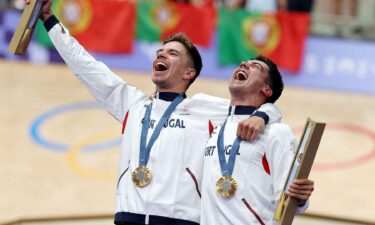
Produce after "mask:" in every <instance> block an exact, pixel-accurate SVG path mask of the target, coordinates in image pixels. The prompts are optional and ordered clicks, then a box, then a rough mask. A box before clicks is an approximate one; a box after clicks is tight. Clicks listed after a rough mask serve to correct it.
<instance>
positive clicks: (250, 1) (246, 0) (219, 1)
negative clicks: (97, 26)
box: [0, 0, 313, 12]
mask: <svg viewBox="0 0 375 225" xmlns="http://www.w3.org/2000/svg"><path fill="white" fill-rule="evenodd" d="M131 1H134V2H135V1H142V0H131ZM164 1H170V2H179V3H187V4H193V5H195V6H198V7H201V6H207V5H215V6H225V7H228V8H245V9H248V10H251V11H262V12H273V11H276V10H289V11H307V12H310V11H311V9H312V5H313V0H303V1H301V0H164ZM23 6H24V0H0V8H2V9H4V8H16V9H22V8H23Z"/></svg>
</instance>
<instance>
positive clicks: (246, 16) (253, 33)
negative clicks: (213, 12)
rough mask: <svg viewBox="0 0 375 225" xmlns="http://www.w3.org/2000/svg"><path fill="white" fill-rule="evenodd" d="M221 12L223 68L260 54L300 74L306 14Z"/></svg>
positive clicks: (221, 61) (220, 57)
mask: <svg viewBox="0 0 375 225" xmlns="http://www.w3.org/2000/svg"><path fill="white" fill-rule="evenodd" d="M219 10H220V11H219V24H218V32H219V38H218V39H219V46H218V47H219V62H220V64H222V65H228V64H239V63H240V62H242V61H244V60H248V59H250V58H252V57H254V56H257V55H259V54H261V55H264V56H266V57H268V58H270V59H271V60H273V61H274V62H275V63H276V64H277V65H278V66H279V67H280V68H283V69H287V70H290V71H292V72H298V71H299V70H300V67H301V64H302V59H303V52H304V45H305V39H306V36H307V34H308V31H309V15H308V14H307V13H292V12H278V13H275V14H260V13H251V12H249V11H246V10H242V9H238V10H228V9H224V8H221V9H219Z"/></svg>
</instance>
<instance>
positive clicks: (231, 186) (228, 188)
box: [216, 176, 237, 198]
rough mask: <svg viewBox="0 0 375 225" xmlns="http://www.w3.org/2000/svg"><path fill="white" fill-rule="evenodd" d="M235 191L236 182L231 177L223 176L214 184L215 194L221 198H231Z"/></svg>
mask: <svg viewBox="0 0 375 225" xmlns="http://www.w3.org/2000/svg"><path fill="white" fill-rule="evenodd" d="M236 189H237V182H236V181H235V180H234V179H233V178H232V177H231V176H223V177H221V178H220V179H219V180H218V181H217V182H216V192H217V193H218V194H219V195H220V196H221V197H223V198H229V197H231V196H232V195H233V194H234V192H236Z"/></svg>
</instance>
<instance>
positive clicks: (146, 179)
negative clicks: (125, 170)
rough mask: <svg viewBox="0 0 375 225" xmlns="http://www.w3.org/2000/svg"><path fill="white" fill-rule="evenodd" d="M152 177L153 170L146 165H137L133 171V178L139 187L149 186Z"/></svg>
mask: <svg viewBox="0 0 375 225" xmlns="http://www.w3.org/2000/svg"><path fill="white" fill-rule="evenodd" d="M151 179H152V173H151V170H150V169H149V168H147V167H145V166H139V167H137V168H136V169H135V170H134V171H133V173H132V180H133V183H134V184H135V185H137V186H138V187H145V186H147V185H148V184H149V183H150V182H151Z"/></svg>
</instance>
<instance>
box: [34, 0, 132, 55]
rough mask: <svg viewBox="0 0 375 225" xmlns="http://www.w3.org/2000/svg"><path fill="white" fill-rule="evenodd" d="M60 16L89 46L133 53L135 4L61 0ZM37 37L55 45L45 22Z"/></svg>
mask: <svg viewBox="0 0 375 225" xmlns="http://www.w3.org/2000/svg"><path fill="white" fill-rule="evenodd" d="M52 10H53V12H54V13H55V15H56V17H57V18H58V19H59V20H60V21H61V22H62V24H64V26H66V27H67V28H68V29H69V32H70V34H71V35H72V36H73V37H75V38H76V39H77V40H78V41H79V42H80V44H81V45H83V46H84V47H85V48H86V49H87V50H90V51H95V52H102V53H129V52H131V50H132V46H133V40H134V33H135V27H134V26H135V6H134V4H133V3H130V2H128V1H122V0H57V1H55V2H54V4H53V6H52ZM36 39H37V41H38V42H39V43H41V44H44V45H47V46H50V47H52V43H51V42H50V40H49V37H48V34H47V32H46V31H45V28H44V27H43V25H42V23H40V21H39V23H38V26H37V29H36Z"/></svg>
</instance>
